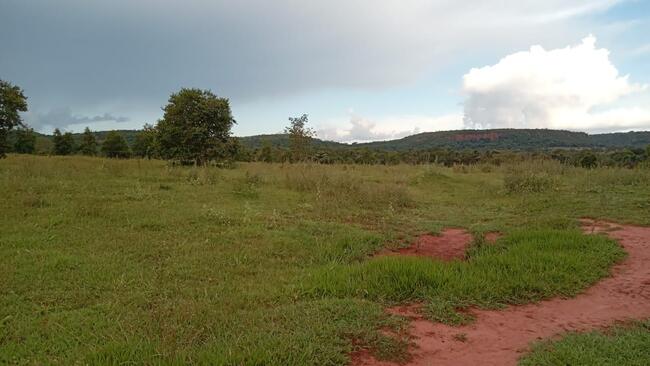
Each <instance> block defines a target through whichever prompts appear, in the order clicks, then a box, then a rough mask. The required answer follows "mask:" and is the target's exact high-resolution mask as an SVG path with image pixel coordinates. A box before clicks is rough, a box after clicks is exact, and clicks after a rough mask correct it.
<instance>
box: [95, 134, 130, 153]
mask: <svg viewBox="0 0 650 366" xmlns="http://www.w3.org/2000/svg"><path fill="white" fill-rule="evenodd" d="M102 153H104V155H105V156H106V157H109V158H128V157H129V155H131V152H130V151H129V145H128V144H127V143H126V140H125V139H124V137H123V136H122V135H121V134H120V133H119V132H117V131H111V132H109V133H108V134H107V135H106V139H105V140H104V142H103V143H102Z"/></svg>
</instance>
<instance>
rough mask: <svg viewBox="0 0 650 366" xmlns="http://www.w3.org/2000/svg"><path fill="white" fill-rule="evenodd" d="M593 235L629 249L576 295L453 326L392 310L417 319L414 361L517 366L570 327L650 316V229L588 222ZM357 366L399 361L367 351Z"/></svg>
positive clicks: (487, 313) (484, 313) (412, 311)
mask: <svg viewBox="0 0 650 366" xmlns="http://www.w3.org/2000/svg"><path fill="white" fill-rule="evenodd" d="M583 225H584V226H583V227H584V230H585V231H586V232H589V233H592V232H593V233H601V232H604V233H607V235H609V236H610V237H612V238H614V239H616V240H617V241H618V242H619V243H620V244H621V245H622V246H623V247H624V248H625V250H626V251H627V252H628V254H629V256H628V257H627V258H626V260H625V261H623V262H622V263H620V264H618V265H616V266H615V267H614V268H613V270H612V276H611V277H609V278H606V279H604V280H602V281H600V282H599V283H597V284H596V285H595V286H593V287H591V288H589V289H588V290H586V291H585V292H584V293H583V294H581V295H579V296H577V297H575V298H573V299H553V300H548V301H543V302H540V303H538V304H531V305H525V306H512V307H509V308H506V309H504V310H475V311H473V313H474V314H475V316H476V321H475V322H474V323H473V324H471V325H468V326H462V327H451V326H447V325H444V324H440V323H432V322H430V321H428V320H426V319H423V318H422V317H421V316H420V315H419V314H418V312H417V308H416V307H413V306H404V307H398V308H394V309H389V311H390V312H392V313H395V314H401V315H404V316H407V317H409V318H411V319H412V323H411V330H410V334H411V336H412V337H413V341H414V342H415V346H414V347H413V349H412V350H411V353H412V356H413V358H412V360H411V362H409V363H408V365H516V363H517V360H518V359H519V357H520V356H521V355H522V353H523V352H525V351H527V350H528V347H529V345H530V343H531V342H533V341H535V340H539V339H546V338H551V337H554V336H557V335H559V334H561V333H564V332H566V331H585V330H590V329H597V328H601V327H605V326H609V325H612V324H614V323H615V322H617V321H624V320H629V319H642V318H648V317H650V228H645V227H637V226H625V225H618V224H612V223H605V222H593V221H591V220H583ZM353 365H375V366H377V365H379V366H388V365H395V364H393V363H390V362H380V361H377V360H375V359H374V358H372V357H371V356H370V355H368V354H367V353H362V354H359V355H357V357H354V359H353Z"/></svg>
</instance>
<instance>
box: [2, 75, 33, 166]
mask: <svg viewBox="0 0 650 366" xmlns="http://www.w3.org/2000/svg"><path fill="white" fill-rule="evenodd" d="M26 111H27V98H26V97H25V95H24V94H23V91H22V90H21V89H20V88H19V87H17V86H14V85H12V84H11V83H9V82H6V81H4V80H0V159H1V158H4V157H6V153H7V151H8V150H9V146H7V137H8V136H9V131H11V130H12V129H13V128H15V127H24V125H23V121H22V119H21V118H20V113H19V112H26Z"/></svg>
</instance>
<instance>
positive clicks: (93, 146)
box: [79, 127, 97, 156]
mask: <svg viewBox="0 0 650 366" xmlns="http://www.w3.org/2000/svg"><path fill="white" fill-rule="evenodd" d="M79 151H80V152H81V153H82V154H83V155H88V156H95V155H97V139H95V134H93V133H92V132H91V131H90V128H88V127H86V128H85V129H84V133H83V135H82V136H81V145H79Z"/></svg>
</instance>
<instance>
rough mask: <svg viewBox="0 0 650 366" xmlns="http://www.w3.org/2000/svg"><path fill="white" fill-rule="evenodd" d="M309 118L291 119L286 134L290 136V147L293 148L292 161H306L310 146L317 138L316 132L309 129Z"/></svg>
mask: <svg viewBox="0 0 650 366" xmlns="http://www.w3.org/2000/svg"><path fill="white" fill-rule="evenodd" d="M307 122H309V118H308V116H307V115H306V114H303V115H302V116H300V117H297V118H292V117H289V126H288V127H286V128H285V129H284V133H286V134H288V135H289V147H290V148H291V159H292V161H304V160H305V159H307V155H308V153H309V151H308V150H309V144H310V143H311V139H312V138H313V137H314V136H315V134H316V133H315V132H314V130H312V129H311V128H309V127H307Z"/></svg>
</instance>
